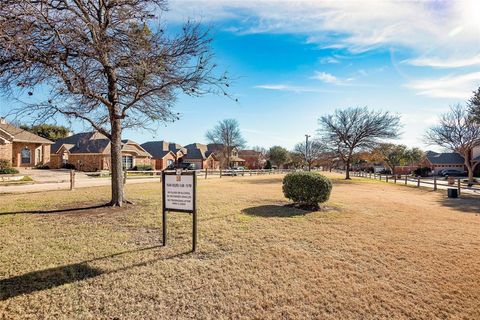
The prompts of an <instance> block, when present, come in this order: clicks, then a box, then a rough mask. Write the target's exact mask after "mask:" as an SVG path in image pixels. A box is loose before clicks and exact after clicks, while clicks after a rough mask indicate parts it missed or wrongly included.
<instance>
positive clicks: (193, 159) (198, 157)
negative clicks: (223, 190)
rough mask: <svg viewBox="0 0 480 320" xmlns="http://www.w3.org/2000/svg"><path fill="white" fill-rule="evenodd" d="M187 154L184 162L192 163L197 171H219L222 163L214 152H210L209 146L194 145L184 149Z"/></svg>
mask: <svg viewBox="0 0 480 320" xmlns="http://www.w3.org/2000/svg"><path fill="white" fill-rule="evenodd" d="M183 148H184V149H185V150H184V151H185V154H184V155H183V157H182V162H188V163H192V164H193V165H194V166H195V169H219V168H220V161H219V160H218V158H217V156H216V155H215V153H214V152H212V151H209V150H208V147H207V145H205V144H201V143H192V144H189V145H186V146H184V147H183Z"/></svg>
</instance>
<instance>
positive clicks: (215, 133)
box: [205, 119, 246, 167]
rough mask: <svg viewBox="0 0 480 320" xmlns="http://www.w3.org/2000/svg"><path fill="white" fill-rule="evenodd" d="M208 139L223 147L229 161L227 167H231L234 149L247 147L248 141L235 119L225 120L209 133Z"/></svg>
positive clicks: (224, 154)
mask: <svg viewBox="0 0 480 320" xmlns="http://www.w3.org/2000/svg"><path fill="white" fill-rule="evenodd" d="M205 136H206V138H207V140H208V141H210V142H211V143H216V144H222V145H223V156H224V158H225V159H226V160H227V163H226V165H227V166H228V167H230V165H231V163H232V161H231V159H232V150H233V148H243V147H245V144H246V141H245V139H243V136H242V133H241V131H240V124H239V123H238V121H237V120H235V119H225V120H222V121H220V122H218V124H217V125H216V126H215V127H214V128H213V129H212V130H209V131H207V133H206V135H205Z"/></svg>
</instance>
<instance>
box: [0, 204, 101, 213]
mask: <svg viewBox="0 0 480 320" xmlns="http://www.w3.org/2000/svg"><path fill="white" fill-rule="evenodd" d="M100 208H110V206H109V204H108V203H102V204H97V205H93V206H88V207H79V208H60V209H52V210H25V211H11V212H0V216H4V215H14V214H54V213H58V214H62V213H72V212H84V211H88V210H95V209H100Z"/></svg>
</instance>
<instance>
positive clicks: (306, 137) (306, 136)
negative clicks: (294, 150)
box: [305, 134, 311, 171]
mask: <svg viewBox="0 0 480 320" xmlns="http://www.w3.org/2000/svg"><path fill="white" fill-rule="evenodd" d="M310 137H311V136H310V135H308V134H306V135H305V161H307V166H308V171H310V162H308V138H310Z"/></svg>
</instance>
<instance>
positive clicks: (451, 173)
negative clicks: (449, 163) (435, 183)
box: [440, 169, 467, 177]
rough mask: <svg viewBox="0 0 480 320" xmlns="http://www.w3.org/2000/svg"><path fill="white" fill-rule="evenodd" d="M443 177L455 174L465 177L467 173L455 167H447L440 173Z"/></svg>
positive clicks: (455, 175)
mask: <svg viewBox="0 0 480 320" xmlns="http://www.w3.org/2000/svg"><path fill="white" fill-rule="evenodd" d="M440 175H441V176H442V177H449V176H454V177H464V176H466V175H467V173H466V172H465V171H461V170H455V169H445V170H442V171H441V174H440Z"/></svg>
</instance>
